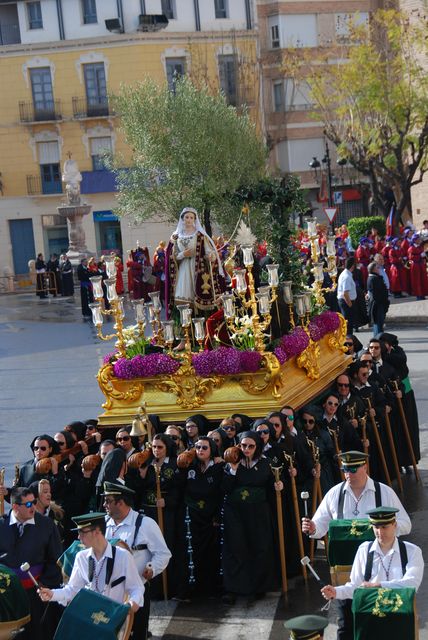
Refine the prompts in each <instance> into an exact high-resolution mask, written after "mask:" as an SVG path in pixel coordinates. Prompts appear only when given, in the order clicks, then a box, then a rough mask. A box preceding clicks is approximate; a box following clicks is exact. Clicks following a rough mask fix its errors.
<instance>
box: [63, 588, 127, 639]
mask: <svg viewBox="0 0 428 640" xmlns="http://www.w3.org/2000/svg"><path fill="white" fill-rule="evenodd" d="M128 613H129V607H128V606H126V605H124V604H121V603H119V602H116V601H115V600H112V599H111V598H106V597H105V596H102V595H101V594H99V593H96V592H95V591H90V590H89V589H81V590H80V591H79V593H78V594H77V595H76V596H75V597H74V598H73V600H72V601H71V603H70V604H69V605H68V607H67V608H66V610H65V611H64V613H63V616H62V618H61V622H60V623H59V625H58V628H57V630H56V633H55V637H54V640H76V637H78V638H79V640H94V639H95V638H96V640H117V633H118V631H119V630H120V628H121V626H122V625H123V623H124V622H125V620H126V617H127V616H128Z"/></svg>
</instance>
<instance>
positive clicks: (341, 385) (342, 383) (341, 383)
mask: <svg viewBox="0 0 428 640" xmlns="http://www.w3.org/2000/svg"><path fill="white" fill-rule="evenodd" d="M337 386H338V387H349V382H338V383H337Z"/></svg>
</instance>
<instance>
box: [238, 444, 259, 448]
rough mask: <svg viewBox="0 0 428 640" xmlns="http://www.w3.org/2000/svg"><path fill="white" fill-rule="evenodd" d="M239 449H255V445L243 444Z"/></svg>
mask: <svg viewBox="0 0 428 640" xmlns="http://www.w3.org/2000/svg"><path fill="white" fill-rule="evenodd" d="M241 448H242V449H255V448H256V445H255V444H243V443H241Z"/></svg>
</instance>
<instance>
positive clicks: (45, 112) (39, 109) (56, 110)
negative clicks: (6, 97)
mask: <svg viewBox="0 0 428 640" xmlns="http://www.w3.org/2000/svg"><path fill="white" fill-rule="evenodd" d="M19 119H20V121H21V122H46V121H50V120H62V111H61V101H60V100H48V101H46V102H31V101H30V102H24V101H20V102H19Z"/></svg>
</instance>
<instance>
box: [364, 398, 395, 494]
mask: <svg viewBox="0 0 428 640" xmlns="http://www.w3.org/2000/svg"><path fill="white" fill-rule="evenodd" d="M364 400H365V401H366V402H367V406H368V415H369V416H370V422H371V423H372V427H373V435H374V437H375V440H376V445H377V449H378V451H379V456H380V461H381V463H382V469H383V472H384V474H385V479H386V483H387V485H388V486H389V487H391V488H392V485H391V478H390V476H389V471H388V466H387V464H386V460H385V454H384V452H383V448H382V443H381V440H380V435H379V431H378V428H377V424H376V420H375V419H374V416H373V415H372V413H371V410H372V409H373V407H372V403H371V400H370V398H364Z"/></svg>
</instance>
